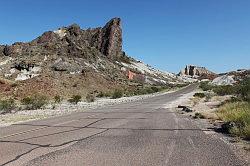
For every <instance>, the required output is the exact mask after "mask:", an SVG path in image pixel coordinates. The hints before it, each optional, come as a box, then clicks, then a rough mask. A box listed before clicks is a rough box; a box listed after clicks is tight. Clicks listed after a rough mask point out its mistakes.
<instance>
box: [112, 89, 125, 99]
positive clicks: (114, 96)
mask: <svg viewBox="0 0 250 166" xmlns="http://www.w3.org/2000/svg"><path fill="white" fill-rule="evenodd" d="M122 96H123V91H122V90H119V89H116V90H115V91H114V93H113V94H112V96H111V98H112V99H117V98H121V97H122Z"/></svg>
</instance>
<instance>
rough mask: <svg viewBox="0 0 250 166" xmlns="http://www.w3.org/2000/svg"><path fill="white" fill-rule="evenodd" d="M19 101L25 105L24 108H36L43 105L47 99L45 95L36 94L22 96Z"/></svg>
mask: <svg viewBox="0 0 250 166" xmlns="http://www.w3.org/2000/svg"><path fill="white" fill-rule="evenodd" d="M21 103H22V104H23V105H24V106H25V109H28V110H36V109H40V108H42V107H43V106H45V105H46V104H47V103H48V100H47V97H46V96H43V95H38V94H36V95H33V96H28V97H25V98H23V99H22V101H21Z"/></svg>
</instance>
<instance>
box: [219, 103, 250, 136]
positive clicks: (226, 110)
mask: <svg viewBox="0 0 250 166" xmlns="http://www.w3.org/2000/svg"><path fill="white" fill-rule="evenodd" d="M217 115H218V117H219V118H220V119H221V120H223V121H225V122H226V123H230V124H231V125H230V126H229V128H228V131H229V133H231V134H233V135H235V136H239V137H242V138H245V139H248V140H250V103H249V102H244V101H241V102H228V103H225V104H224V105H222V106H221V107H220V108H219V110H218V113H217Z"/></svg>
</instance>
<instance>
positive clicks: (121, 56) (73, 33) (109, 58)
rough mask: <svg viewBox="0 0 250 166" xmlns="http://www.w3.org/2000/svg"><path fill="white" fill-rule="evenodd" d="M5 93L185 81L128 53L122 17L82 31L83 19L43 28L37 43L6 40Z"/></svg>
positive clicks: (0, 90)
mask: <svg viewBox="0 0 250 166" xmlns="http://www.w3.org/2000/svg"><path fill="white" fill-rule="evenodd" d="M0 80H4V81H0V97H1V96H14V97H17V98H20V97H23V96H27V95H30V94H34V93H43V94H46V95H49V96H55V95H63V96H71V95H73V94H80V95H86V94H87V93H89V92H99V91H109V90H113V89H116V88H124V89H133V88H136V87H137V86H138V85H139V84H153V85H166V84H170V83H171V84H176V83H182V80H180V79H179V78H178V77H177V76H176V75H174V74H172V73H169V72H162V71H159V70H157V69H154V68H152V67H150V66H149V65H146V64H144V63H143V62H140V61H137V60H135V59H133V58H131V57H128V56H127V55H126V53H125V52H123V50H122V28H121V19H120V18H114V19H112V20H110V21H109V22H108V23H107V24H106V25H105V26H104V27H99V28H93V29H87V30H82V29H81V28H80V27H79V26H78V25H77V24H73V25H70V26H68V27H62V28H59V29H58V30H55V31H48V32H45V33H43V34H42V35H41V36H39V37H38V38H36V39H34V40H32V41H31V42H27V43H23V42H17V43H14V44H12V45H0Z"/></svg>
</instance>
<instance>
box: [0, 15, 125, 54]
mask: <svg viewBox="0 0 250 166" xmlns="http://www.w3.org/2000/svg"><path fill="white" fill-rule="evenodd" d="M0 52H1V53H2V54H4V55H6V56H12V57H17V56H21V55H26V56H34V55H37V54H41V55H51V54H57V55H64V56H75V57H84V58H92V57H95V56H101V54H102V55H105V56H107V57H108V58H110V59H117V58H119V57H120V56H122V55H123V52H122V29H121V20H120V18H114V19H112V20H111V21H109V22H108V23H107V24H106V25H105V26H104V27H103V28H95V29H87V30H82V29H81V28H80V27H79V26H78V25H77V24H73V25H71V26H69V27H63V28H60V29H58V30H56V31H48V32H45V33H43V34H42V36H40V37H38V38H37V39H35V40H33V41H31V42H28V43H22V42H17V43H14V44H13V45H11V46H5V47H4V46H1V47H0Z"/></svg>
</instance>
